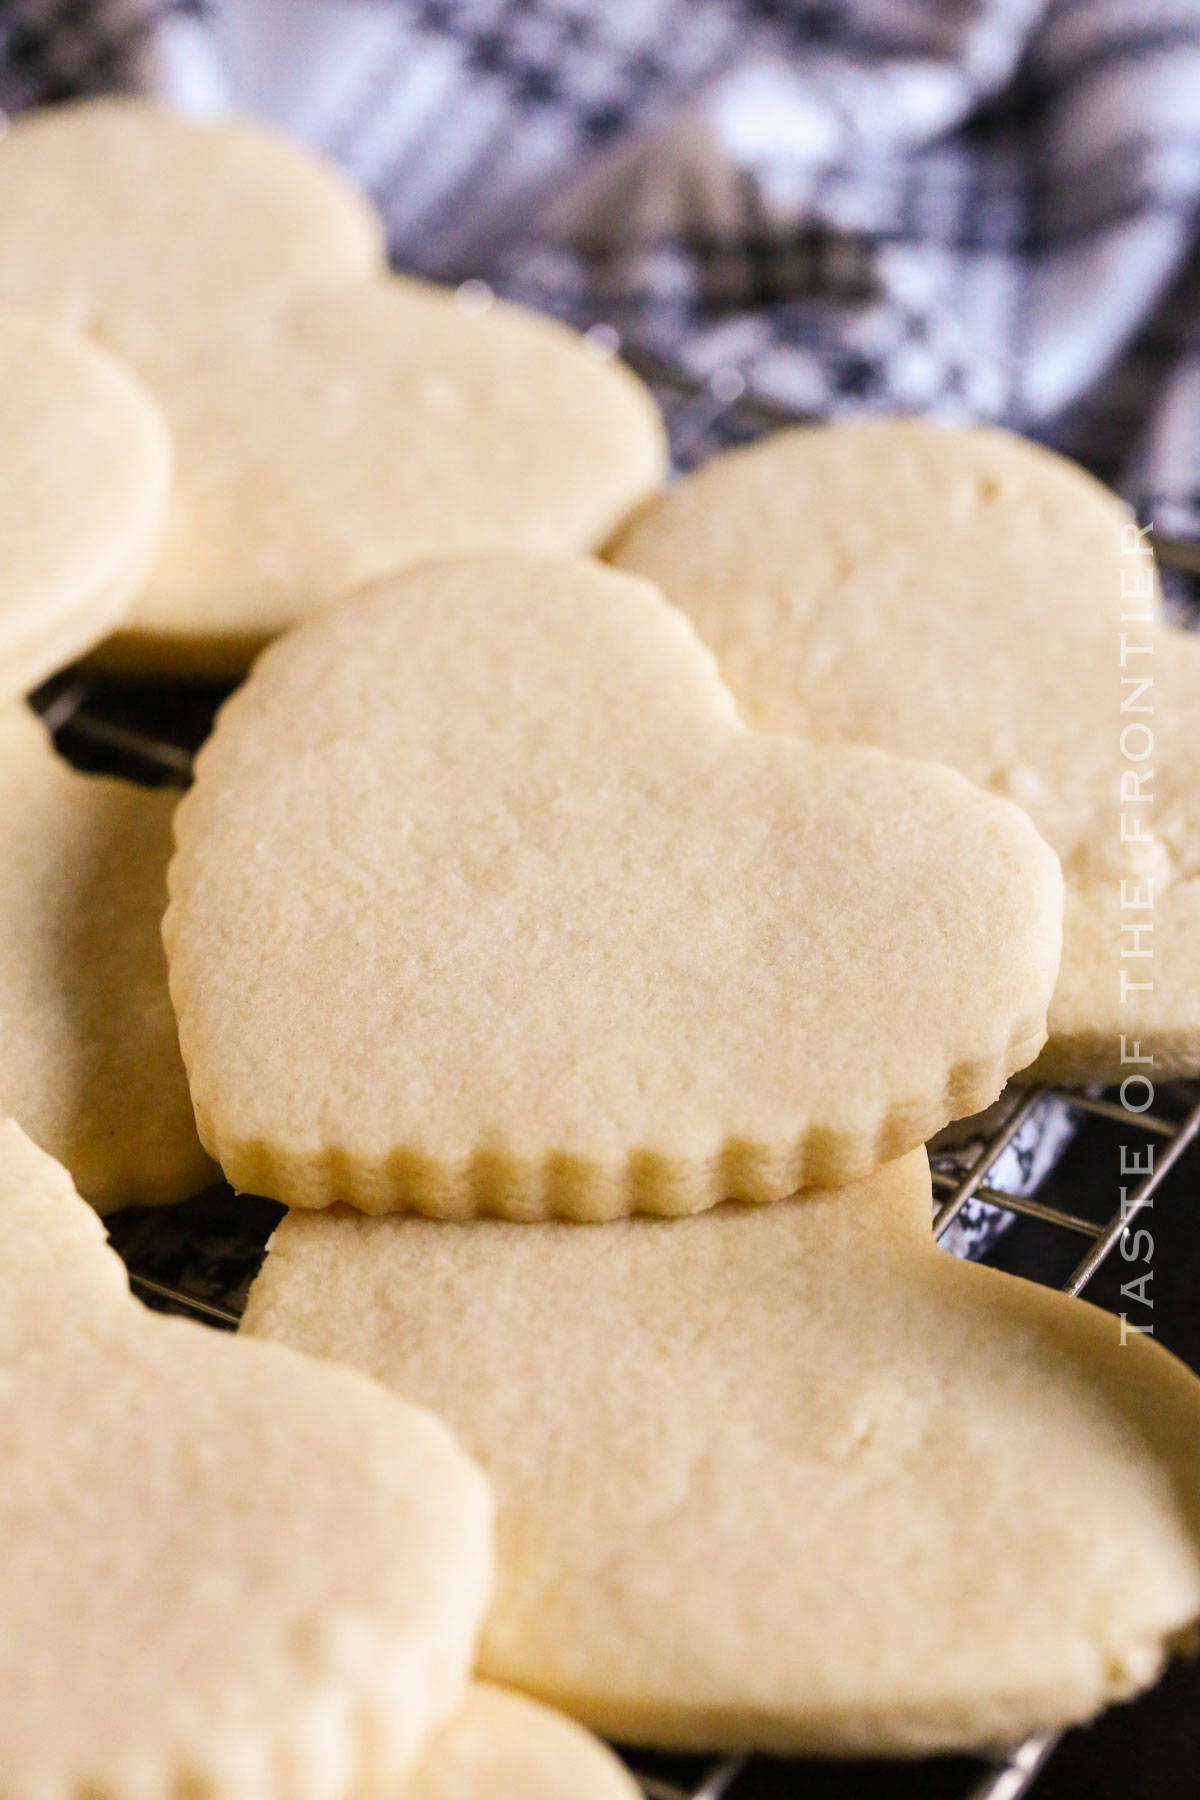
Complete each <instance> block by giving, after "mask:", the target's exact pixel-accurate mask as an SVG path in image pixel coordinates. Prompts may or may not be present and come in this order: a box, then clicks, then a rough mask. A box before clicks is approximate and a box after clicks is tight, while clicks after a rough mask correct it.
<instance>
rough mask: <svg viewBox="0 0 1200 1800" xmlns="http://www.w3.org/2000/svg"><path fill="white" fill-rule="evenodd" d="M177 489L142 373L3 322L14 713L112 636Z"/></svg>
mask: <svg viewBox="0 0 1200 1800" xmlns="http://www.w3.org/2000/svg"><path fill="white" fill-rule="evenodd" d="M2 154H3V152H2V149H0V155H2ZM2 264H3V252H2V250H0V267H2ZM0 286H2V282H0ZM169 479H170V446H169V444H168V441H167V434H166V429H165V427H164V425H163V422H162V419H161V417H160V416H159V413H158V411H157V408H156V407H155V406H154V404H153V402H152V401H151V399H150V397H149V395H148V394H147V393H146V392H145V390H144V389H143V388H142V387H141V385H140V384H139V383H138V382H137V381H135V380H134V379H133V377H132V376H131V375H129V374H127V373H126V371H125V370H124V369H122V368H119V367H118V365H117V364H116V363H115V362H114V361H113V360H112V359H111V357H108V356H106V355H104V354H103V353H102V352H101V351H99V350H95V349H93V348H92V347H91V346H90V345H87V344H83V343H80V342H78V341H77V340H76V339H74V338H71V337H69V336H67V335H66V334H65V333H63V332H58V331H51V330H47V329H46V327H45V326H43V325H41V324H39V323H38V322H37V321H36V320H34V319H27V318H24V317H22V316H20V315H18V314H16V313H0V704H2V703H3V702H4V701H5V700H9V699H12V698H13V697H15V696H16V695H18V694H21V693H24V692H25V691H27V690H28V689H29V688H32V687H36V686H37V684H38V683H39V682H40V681H44V680H45V678H46V676H47V675H50V674H53V672H54V671H55V669H57V668H60V667H61V666H62V664H63V663H66V662H70V661H71V659H72V658H73V657H75V656H78V655H79V654H80V653H81V652H82V651H84V650H87V649H89V648H90V647H91V646H92V645H93V644H95V643H97V642H98V641H99V639H100V638H102V637H103V636H104V635H105V634H106V633H107V632H109V631H110V630H111V629H112V627H113V625H114V624H115V622H116V620H117V619H118V617H119V616H120V614H121V613H122V611H123V610H124V608H125V606H126V603H127V602H128V600H129V596H130V595H131V594H132V593H133V591H134V589H135V588H136V587H137V585H138V583H139V582H140V580H141V578H142V575H143V574H144V572H145V569H146V565H147V563H148V561H149V559H150V555H151V552H152V551H153V549H154V546H155V542H156V540H157V537H158V533H159V530H160V528H161V526H162V522H163V517H164V513H165V509H166V503H167V488H168V482H169Z"/></svg>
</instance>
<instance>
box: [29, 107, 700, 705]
mask: <svg viewBox="0 0 1200 1800" xmlns="http://www.w3.org/2000/svg"><path fill="white" fill-rule="evenodd" d="M3 300H9V301H11V302H16V303H20V304H23V305H27V306H29V307H31V308H33V309H35V310H37V311H38V312H39V313H41V314H43V315H45V316H48V317H53V318H57V319H58V320H60V321H61V322H63V323H65V324H69V325H71V326H72V327H74V328H76V329H79V330H84V331H87V332H90V333H92V334H93V335H94V336H96V337H97V338H98V339H99V340H100V341H101V342H103V343H104V344H106V345H109V346H111V347H113V348H115V349H117V350H118V351H119V352H120V353H121V354H122V355H123V356H125V357H127V358H128V359H129V360H130V362H131V363H132V365H133V366H134V367H135V368H136V369H137V371H138V373H139V374H140V375H141V376H142V378H143V379H144V380H145V381H146V382H147V383H148V385H149V386H150V388H151V389H152V391H153V392H154V394H155V396H156V398H157V399H158V400H159V401H160V402H161V404H162V406H163V408H164V410H165V412H166V414H167V418H168V422H169V426H170V430H171V435H172V439H173V442H174V445H175V453H176V463H177V471H176V483H175V490H174V495H173V501H172V507H171V511H170V515H169V518H168V523H167V530H166V535H165V538H164V541H163V543H162V545H161V550H160V554H159V555H158V557H157V558H156V560H155V563H154V566H153V568H152V569H151V571H150V573H149V576H148V578H147V581H146V583H145V585H144V587H143V589H142V591H141V593H140V595H139V597H138V601H137V604H136V606H135V607H134V608H133V610H132V612H131V614H130V617H129V619H128V620H127V621H126V623H125V626H124V629H123V630H122V631H121V633H120V635H119V637H118V638H117V639H116V640H115V641H114V642H113V643H112V644H111V645H110V646H108V647H107V648H106V650H105V652H104V655H105V658H106V660H107V661H108V662H109V663H110V664H116V665H118V666H122V667H133V668H137V669H142V670H157V669H163V668H168V669H174V670H180V671H183V672H185V673H198V672H199V673H207V674H219V675H230V674H240V673H241V672H242V670H243V669H244V668H245V667H246V665H247V663H248V662H249V661H250V660H251V658H252V656H253V655H254V653H255V652H256V651H257V650H258V649H259V648H260V647H261V645H262V644H263V643H264V642H265V641H266V640H267V639H268V638H269V637H271V636H273V635H274V634H275V633H276V632H278V631H280V630H282V629H283V628H284V627H285V626H287V625H289V624H291V623H292V622H293V621H294V620H296V619H297V618H300V617H303V616H304V614H305V613H307V612H309V611H311V610H312V609H313V608H314V607H317V606H320V605H323V604H325V603H326V602H328V601H330V600H333V599H337V598H340V597H341V595H342V594H344V593H345V592H346V591H347V590H348V589H349V588H351V587H353V586H356V585H357V584H358V583H360V582H362V581H365V580H368V579H371V578H373V577H375V576H379V575H382V574H385V573H387V572H389V571H391V570H393V569H396V568H400V567H404V566H406V565H407V564H409V563H412V562H415V561H418V560H419V559H420V558H422V557H424V556H428V555H431V554H438V553H448V552H454V551H460V550H493V549H494V550H505V549H524V550H535V551H536V550H542V551H568V552H569V551H584V550H594V549H598V548H599V546H600V545H601V544H602V543H603V542H604V540H605V539H606V538H607V537H609V536H611V534H612V532H613V531H615V529H616V528H617V526H618V525H619V524H620V523H621V521H622V520H623V519H624V518H625V517H626V515H627V514H628V513H629V511H630V510H631V509H632V508H633V507H634V506H635V505H636V504H637V503H638V502H640V501H641V500H643V499H645V498H646V496H647V495H648V494H649V493H651V492H652V491H653V489H654V488H655V487H657V486H658V484H659V482H660V481H661V479H662V476H663V472H664V469H665V465H666V440H665V433H664V430H663V425H662V421H661V418H660V417H659V413H658V409H657V407H656V405H655V403H654V401H653V399H652V397H651V395H650V394H649V392H648V391H647V390H646V389H645V388H644V387H643V386H642V385H641V383H640V382H638V381H637V380H636V379H635V377H634V376H633V375H632V374H630V372H629V371H628V370H626V369H624V368H622V367H621V366H620V365H619V364H616V363H613V362H609V361H606V360H604V359H603V358H602V357H598V356H596V355H593V354H592V353H591V352H590V351H589V349H588V348H587V346H586V345H585V344H584V342H583V340H582V339H580V338H579V337H578V336H577V335H576V334H575V333H574V332H571V331H568V330H567V329H566V328H565V327H564V326H562V325H558V324H556V323H554V322H553V321H550V320H547V319H543V318H539V317H537V316H535V315H534V314H532V313H527V312H525V311H523V310H522V309H520V308H518V307H513V306H506V305H504V304H502V303H499V302H497V303H495V304H494V305H492V306H490V307H488V308H486V310H483V311H480V310H479V309H478V308H469V309H463V308H462V307H460V306H458V305H456V303H455V300H454V298H453V296H451V295H449V294H444V293H439V292H438V291H437V290H435V289H432V288H426V287H424V286H422V285H421V284H419V283H416V282H413V281H405V280H401V279H399V278H385V277H384V261H383V244H382V234H381V228H380V224H379V221H378V220H377V219H376V217H375V216H374V214H373V212H372V210H371V208H370V206H369V204H368V202H367V201H366V200H365V199H364V198H363V197H362V196H360V195H359V194H357V193H356V192H355V191H354V190H353V189H352V188H351V187H350V185H349V184H348V183H347V182H346V181H345V180H344V178H343V177H342V176H340V175H339V174H337V173H336V172H335V171H334V170H333V169H332V168H330V167H327V166H326V165H325V164H324V163H323V162H321V161H320V160H319V159H318V158H317V157H315V156H313V155H312V154H311V153H310V152H308V151H307V150H305V149H303V148H302V147H301V146H299V145H296V144H292V143H289V142H288V141H287V140H286V139H284V138H282V137H279V136H277V135H276V134H275V133H273V132H271V131H269V130H267V129H266V128H264V127H262V126H259V125H252V124H250V123H248V122H245V121H240V120H234V121H230V120H223V121H220V122H216V123H213V122H206V123H201V122H199V121H195V120H187V119H183V118H179V117H175V116H173V115H172V114H170V113H167V112H164V111H162V110H160V109H157V108H155V107H153V106H151V105H149V104H147V103H146V102H142V101H131V100H100V101H90V102H83V103H78V104H73V105H70V106H64V107H54V108H50V109H47V110H43V111H40V112H35V113H32V114H29V115H26V116H25V117H24V118H22V119H19V120H18V121H17V122H16V124H15V125H14V126H13V128H12V130H11V132H10V133H9V135H8V138H7V139H6V140H5V141H4V143H3V144H0V301H3ZM108 622H109V623H110V624H111V623H112V622H113V621H112V619H110V620H109V621H108Z"/></svg>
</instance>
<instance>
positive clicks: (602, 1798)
mask: <svg viewBox="0 0 1200 1800" xmlns="http://www.w3.org/2000/svg"><path fill="white" fill-rule="evenodd" d="M393 1792H394V1800H642V1790H641V1788H640V1787H638V1785H637V1783H636V1782H635V1781H634V1779H633V1777H632V1776H631V1775H630V1774H629V1773H628V1772H627V1771H626V1769H625V1768H624V1766H623V1765H622V1764H621V1763H620V1762H619V1761H618V1760H617V1758H616V1757H615V1756H614V1755H613V1753H612V1751H611V1750H609V1749H608V1748H607V1746H606V1745H604V1744H601V1743H598V1742H597V1740H596V1739H595V1738H594V1737H592V1736H591V1735H590V1734H589V1733H588V1732H586V1731H584V1730H583V1729H582V1727H581V1726H579V1725H576V1724H575V1723H574V1721H573V1720H571V1719H567V1718H564V1717H563V1715H562V1714H561V1713H556V1712H554V1711H552V1710H551V1708H550V1707H548V1706H540V1705H539V1704H538V1702H537V1701H536V1700H529V1699H527V1698H526V1697H525V1696H524V1695H523V1694H514V1693H511V1692H509V1691H508V1690H506V1689H505V1688H499V1687H493V1686H492V1684H491V1682H488V1681H476V1682H473V1683H472V1685H471V1686H470V1687H469V1688H468V1689H467V1697H466V1699H465V1700H464V1701H463V1704H462V1705H461V1706H460V1707H459V1709H458V1711H457V1712H456V1713H455V1715H454V1717H453V1718H452V1719H450V1720H449V1721H448V1723H447V1724H445V1725H443V1726H441V1727H440V1729H439V1730H438V1731H436V1732H434V1734H433V1736H432V1737H431V1738H430V1740H429V1742H428V1743H427V1744H426V1746H425V1748H424V1750H423V1751H422V1752H421V1755H420V1756H419V1757H418V1759H417V1761H416V1763H415V1764H414V1766H413V1767H412V1768H411V1769H410V1770H409V1772H408V1774H407V1775H405V1776H404V1777H403V1779H402V1780H401V1782H400V1785H399V1787H398V1788H396V1789H394V1790H393Z"/></svg>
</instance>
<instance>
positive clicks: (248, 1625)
mask: <svg viewBox="0 0 1200 1800" xmlns="http://www.w3.org/2000/svg"><path fill="white" fill-rule="evenodd" d="M266 1348H267V1347H266V1346H257V1347H256V1346H253V1345H251V1344H249V1343H248V1342H246V1341H244V1340H242V1341H239V1340H237V1339H234V1338H231V1337H229V1336H227V1335H225V1334H223V1333H220V1332H215V1331H211V1330H208V1329H207V1328H205V1327H203V1326H199V1325H193V1324H191V1323H188V1322H185V1321H183V1320H180V1319H164V1318H161V1317H158V1316H155V1315H154V1314H152V1313H149V1312H147V1311H146V1310H145V1309H144V1308H143V1307H142V1306H140V1305H139V1304H138V1303H137V1302H136V1301H135V1300H134V1299H132V1297H131V1296H130V1294H129V1290H128V1286H127V1283H126V1279H125V1273H124V1269H123V1268H122V1265H121V1263H120V1261H119V1260H118V1258H117V1257H116V1256H115V1255H114V1254H113V1253H112V1252H111V1251H110V1250H109V1249H108V1248H107V1247H106V1246H105V1244H104V1242H103V1228H102V1226H101V1224H100V1221H99V1219H98V1218H97V1217H96V1214H95V1213H94V1212H93V1211H92V1210H91V1208H90V1207H88V1206H86V1205H84V1203H83V1202H82V1201H81V1200H80V1199H79V1198H78V1196H77V1195H76V1194H75V1192H74V1189H73V1187H72V1185H71V1181H70V1178H69V1177H68V1175H67V1174H66V1172H65V1170H63V1169H61V1168H60V1167H59V1166H58V1165H57V1164H56V1163H54V1162H52V1161H51V1159H50V1158H49V1157H47V1156H45V1155H44V1154H43V1153H42V1152H41V1151H39V1150H37V1149H35V1147H34V1146H33V1145H32V1144H31V1143H30V1142H29V1140H28V1139H27V1138H26V1137H25V1136H24V1135H23V1134H22V1132H21V1131H20V1130H19V1129H18V1127H17V1126H16V1125H15V1124H13V1123H12V1122H11V1121H8V1122H3V1123H0V1467H2V1468H3V1470H4V1480H3V1483H2V1484H0V1592H2V1593H3V1596H4V1607H3V1621H4V1630H3V1631H2V1632H0V1688H2V1690H3V1693H4V1696H5V1699H4V1705H3V1707H2V1708H0V1768H2V1769H3V1785H4V1793H5V1796H6V1800H44V1796H46V1795H51V1794H53V1795H64V1794H77V1795H83V1794H89V1795H93V1794H94V1795H105V1796H108V1795H121V1796H126V1795H129V1796H133V1795H136V1796H137V1797H138V1800H175V1797H176V1796H178V1795H180V1794H182V1793H197V1794H199V1793H203V1794H205V1795H206V1796H211V1797H212V1800H263V1796H265V1795H282V1794H285V1793H286V1794H288V1795H289V1796H290V1795H296V1796H301V1795H303V1796H304V1800H343V1796H344V1795H345V1794H347V1793H348V1792H350V1791H354V1792H359V1791H362V1792H372V1793H373V1792H376V1791H378V1788H377V1785H373V1784H379V1783H383V1782H386V1781H393V1780H395V1779H396V1778H397V1777H398V1776H400V1774H401V1772H402V1771H403V1770H404V1769H405V1768H406V1766H407V1765H408V1763H409V1762H410V1761H411V1759H412V1757H413V1756H414V1754H415V1753H416V1752H417V1750H418V1749H419V1747H420V1746H421V1744H422V1743H423V1741H424V1739H425V1736H426V1734H427V1733H428V1731H429V1730H430V1729H431V1728H432V1727H434V1726H435V1725H436V1724H438V1723H439V1721H441V1720H443V1719H445V1718H446V1717H448V1716H449V1715H450V1714H451V1713H452V1712H453V1710H454V1709H455V1707H456V1706H457V1705H458V1704H459V1701H460V1699H461V1697H462V1696H463V1693H464V1691H465V1684H466V1680H467V1675H468V1671H469V1669H470V1666H471V1662H472V1659H473V1655H474V1639H475V1633H476V1629H477V1626H478V1623H479V1620H480V1617H481V1614H482V1610H483V1606H484V1603H485V1600H486V1596H487V1591H488V1586H489V1580H490V1572H491V1570H490V1565H491V1551H490V1522H491V1521H490V1502H489V1498H488V1493H487V1489H486V1485H485V1482H484V1480H483V1478H482V1476H481V1475H480V1474H479V1471H478V1470H477V1469H476V1468H475V1467H474V1465H473V1464H472V1463H471V1462H469V1461H468V1459H467V1457H466V1456H465V1455H464V1454H463V1453H462V1452H461V1451H460V1450H459V1449H458V1447H457V1446H456V1444H455V1443H454V1441H453V1440H452V1439H451V1437H450V1434H449V1433H448V1432H447V1431H446V1429H445V1428H444V1427H443V1426H442V1425H441V1424H440V1423H439V1421H437V1420H436V1419H434V1418H433V1417H432V1416H431V1415H430V1414H428V1413H426V1412H424V1411H422V1410H421V1409H420V1408H417V1407H414V1406H410V1405H404V1404H401V1403H399V1402H397V1401H396V1400H395V1399H394V1398H393V1397H392V1396H391V1395H389V1394H386V1393H384V1392H383V1391H382V1390H381V1389H380V1388H379V1387H377V1386H376V1385H375V1384H374V1383H372V1382H370V1381H367V1380H365V1379H364V1378H363V1377H361V1376H358V1375H355V1376H353V1377H351V1375H350V1372H349V1371H346V1370H341V1371H339V1370H335V1369H333V1368H330V1367H327V1366H324V1365H321V1364H318V1363H316V1362H310V1361H309V1360H308V1359H307V1358H304V1357H300V1356H296V1355H295V1354H293V1353H282V1352H281V1351H280V1350H279V1349H278V1348H274V1349H272V1352H271V1354H269V1355H266V1354H263V1351H264V1350H265V1349H266ZM114 1629H119V1633H120V1643H119V1654H114V1640H113V1633H114Z"/></svg>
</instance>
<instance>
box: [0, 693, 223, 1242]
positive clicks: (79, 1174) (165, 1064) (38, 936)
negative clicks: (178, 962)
mask: <svg viewBox="0 0 1200 1800" xmlns="http://www.w3.org/2000/svg"><path fill="white" fill-rule="evenodd" d="M177 798H178V796H177V795H176V794H175V793H173V792H172V793H156V792H154V791H152V790H149V789H146V788H139V787H135V786H133V785H132V784H131V783H129V782H125V781H111V780H108V779H106V778H104V777H101V776H95V775H80V774H77V773H76V771H75V770H74V769H72V768H70V767H69V766H68V765H67V764H66V763H65V762H63V761H62V759H61V758H60V757H58V756H57V755H56V754H55V751H54V748H53V746H52V744H51V743H50V740H49V737H48V736H47V734H46V731H45V729H44V727H43V726H42V724H41V722H40V720H38V719H36V718H35V717H34V716H33V714H32V713H30V712H29V711H27V709H26V708H25V707H23V706H20V705H17V704H15V703H10V704H9V705H8V706H7V707H5V708H3V709H0V920H2V921H3V928H2V929H0V1116H3V1115H6V1114H7V1115H11V1116H12V1117H13V1118H15V1119H17V1120H19V1121H20V1123H21V1125H22V1126H23V1128H24V1129H25V1130H26V1131H27V1132H28V1133H29V1134H30V1136H31V1137H32V1138H33V1139H34V1140H35V1141H36V1142H37V1143H38V1144H40V1145H41V1146H42V1148H43V1149H44V1150H47V1151H49V1152H50V1154H51V1155H53V1156H54V1157H56V1158H57V1159H58V1160H59V1161H60V1162H62V1163H65V1164H66V1166H67V1167H68V1169H70V1171H71V1174H72V1175H73V1177H74V1179H75V1182H76V1184H77V1185H78V1187H79V1189H80V1191H81V1192H82V1193H83V1194H84V1195H85V1196H86V1197H87V1199H89V1200H90V1201H92V1202H93V1204H94V1205H95V1206H97V1207H98V1208H99V1210H100V1211H101V1212H107V1211H110V1210H112V1209H113V1208H115V1207H117V1206H123V1205H129V1204H131V1203H142V1204H145V1203H147V1202H157V1201H166V1200H181V1199H183V1198H184V1196H185V1195H187V1194H192V1193H195V1192H196V1191H197V1190H198V1189H200V1188H202V1187H203V1186H204V1185H205V1184H206V1183H207V1182H208V1181H211V1180H213V1179H214V1178H215V1176H216V1173H217V1171H216V1169H215V1168H214V1167H213V1165H212V1163H211V1162H210V1161H209V1159H208V1157H207V1156H206V1155H205V1154H204V1151H203V1150H202V1148H201V1146H200V1140H199V1139H198V1137H197V1136H196V1123H195V1119H194V1117H193V1114H192V1106H191V1100H190V1098H189V1095H188V1088H187V1078H186V1076H185V1075H184V1072H183V1063H182V1061H181V1060H180V1056H179V1042H178V1036H177V1033H176V1027H175V1015H174V1013H173V1011H172V1009H171V997H170V994H169V993H168V991H167V966H166V958H165V956H164V955H163V948H162V914H163V909H164V907H165V905H166V871H167V862H168V859H169V857H170V853H171V819H172V815H173V813H174V811H175V802H176V799H177Z"/></svg>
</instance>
